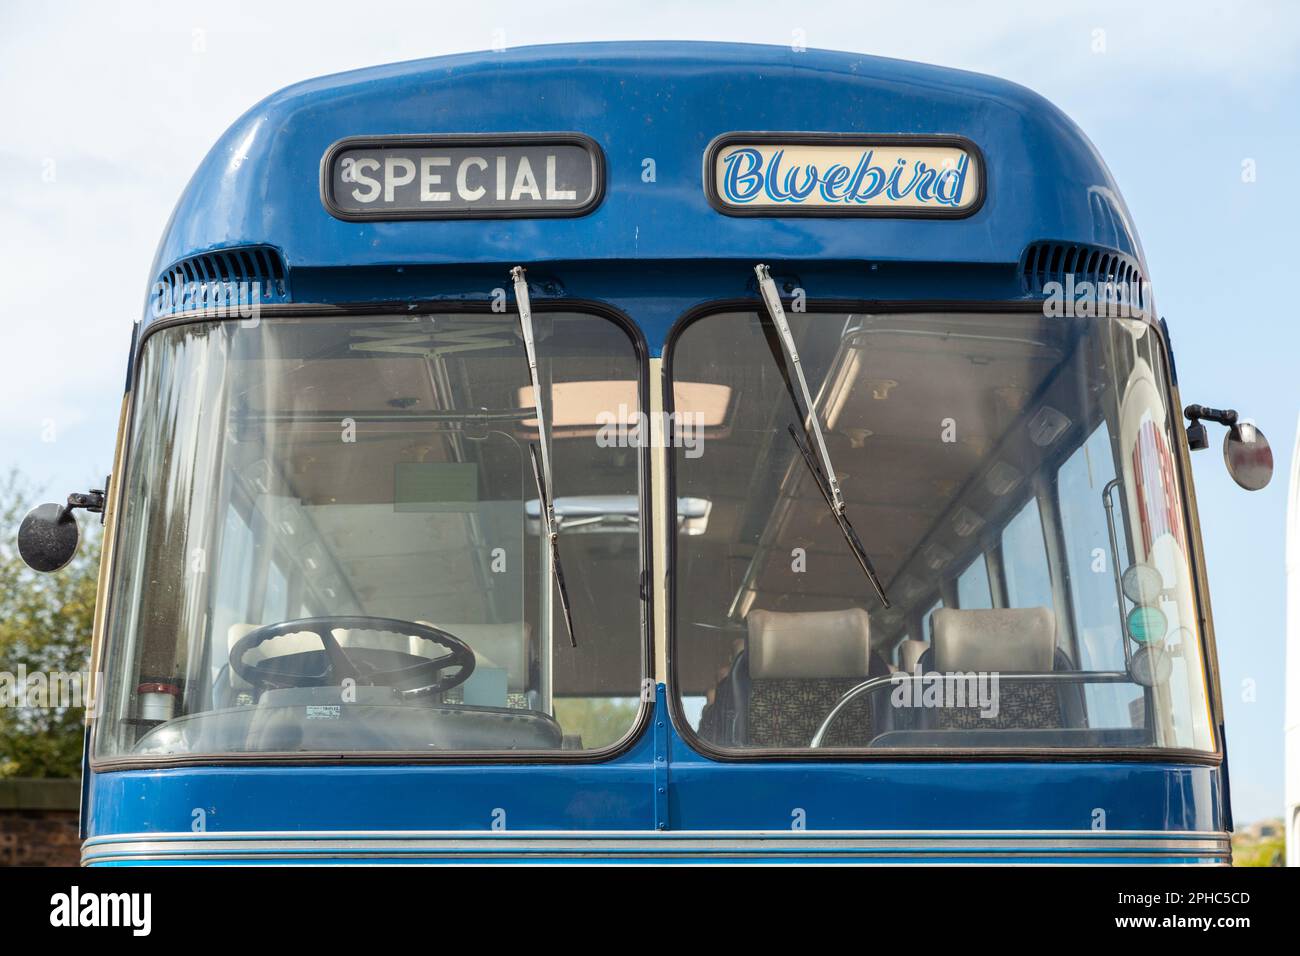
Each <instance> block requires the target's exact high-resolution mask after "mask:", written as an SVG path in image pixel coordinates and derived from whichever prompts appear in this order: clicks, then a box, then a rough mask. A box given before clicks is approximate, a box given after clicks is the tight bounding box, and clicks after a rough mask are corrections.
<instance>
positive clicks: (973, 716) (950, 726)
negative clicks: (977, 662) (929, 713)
mask: <svg viewBox="0 0 1300 956" xmlns="http://www.w3.org/2000/svg"><path fill="white" fill-rule="evenodd" d="M1059 690H1060V688H1059V687H1058V686H1054V685H1052V684H1048V683H1045V682H1043V681H1037V682H1034V681H1011V680H1004V681H1002V682H1001V684H1000V685H999V687H998V715H997V716H996V717H985V716H982V712H981V710H980V708H979V707H944V708H942V709H940V710H937V711H936V712H935V726H936V727H937V728H938V729H939V730H1058V729H1060V728H1062V727H1064V726H1065V721H1063V720H1062V719H1061V698H1060V695H1059Z"/></svg>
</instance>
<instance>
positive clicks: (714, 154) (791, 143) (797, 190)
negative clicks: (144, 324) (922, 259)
mask: <svg viewBox="0 0 1300 956" xmlns="http://www.w3.org/2000/svg"><path fill="white" fill-rule="evenodd" d="M704 182H705V191H706V193H707V194H708V197H709V201H710V202H711V203H712V204H713V206H714V208H716V209H717V210H718V211H719V212H723V213H726V214H728V215H738V216H799V215H803V216H909V217H952V218H955V217H961V216H969V215H970V214H971V213H973V212H974V211H975V210H976V209H977V208H979V206H980V204H981V203H982V202H983V200H984V172H983V164H982V163H981V161H980V156H979V151H978V149H976V147H975V145H974V144H973V143H971V142H970V141H968V140H964V139H960V138H958V137H952V136H930V137H914V136H908V137H900V136H857V135H840V134H820V133H818V134H809V133H728V134H726V135H724V136H720V137H719V138H718V139H716V140H714V141H713V143H712V144H710V146H709V148H708V150H707V152H706V153H705V164H704Z"/></svg>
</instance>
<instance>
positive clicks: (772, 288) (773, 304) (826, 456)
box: [754, 264, 890, 607]
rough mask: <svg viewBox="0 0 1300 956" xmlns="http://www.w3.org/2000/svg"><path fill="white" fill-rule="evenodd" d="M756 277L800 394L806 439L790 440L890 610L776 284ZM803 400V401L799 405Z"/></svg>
mask: <svg viewBox="0 0 1300 956" xmlns="http://www.w3.org/2000/svg"><path fill="white" fill-rule="evenodd" d="M754 274H755V275H756V276H758V291H759V293H760V294H761V295H762V297H763V304H764V305H766V306H767V311H768V314H769V315H771V317H772V322H773V324H774V325H775V326H776V332H777V337H778V338H779V339H780V340H781V353H780V355H779V356H778V358H781V359H784V365H785V368H784V369H783V371H784V373H785V376H786V380H787V382H789V380H790V379H791V378H793V380H794V383H793V384H795V385H797V386H798V388H799V391H798V393H797V394H796V393H795V391H794V388H793V387H791V389H790V398H791V400H792V401H793V402H794V406H795V411H797V412H798V413H799V414H800V417H801V419H802V421H803V425H804V433H805V435H804V438H801V437H800V436H799V434H798V432H797V431H795V428H794V426H793V425H792V426H790V437H791V438H793V439H794V443H795V445H797V446H798V448H799V453H800V454H801V455H803V460H804V463H805V464H807V466H808V470H809V471H811V472H812V476H813V480H814V481H815V482H816V484H817V490H818V491H820V492H821V494H822V498H824V499H825V501H826V507H827V508H829V509H830V512H831V516H832V517H834V519H835V523H836V524H837V525H839V528H840V533H841V534H843V535H844V540H845V542H846V543H847V544H848V546H849V550H850V551H852V552H853V556H854V557H855V558H856V559H857V561H858V564H859V566H861V568H862V573H863V574H865V575H866V576H867V580H868V581H870V582H871V586H872V587H873V588H874V589H875V591H876V596H877V597H878V598H880V603H881V604H883V605H884V606H885V607H889V606H890V603H889V597H888V596H887V595H886V594H885V587H884V585H883V584H881V583H880V576H879V575H877V574H876V569H875V566H874V565H873V564H872V563H871V558H870V557H869V556H868V555H867V550H866V548H864V547H863V546H862V540H861V539H860V538H859V537H858V534H857V532H856V531H854V530H853V525H852V524H850V523H849V518H848V515H847V514H845V503H844V493H843V492H842V491H841V490H840V483H839V481H838V480H837V479H836V477H835V465H834V464H833V463H832V462H831V455H830V452H829V451H827V450H826V439H825V437H824V436H823V435H822V426H821V422H820V421H819V420H818V418H817V412H816V410H815V409H814V408H813V400H812V394H811V393H810V392H809V391H808V381H807V379H805V378H804V374H803V366H802V365H801V364H800V362H799V350H798V349H797V348H795V344H794V335H793V334H791V332H790V323H789V322H787V321H786V318H785V309H784V308H783V307H782V305H781V295H780V293H778V292H777V290H776V283H775V282H773V281H772V275H771V273H770V272H769V271H768V268H767V266H765V265H762V264H759V265H756V266H754ZM800 397H802V399H803V400H802V402H800ZM809 436H811V438H812V439H813V442H814V443H815V444H816V446H817V455H818V458H820V464H819V463H818V459H817V458H814V457H813V453H812V450H811V449H810V448H809V447H808V443H807V442H806V441H805V438H807V437H809Z"/></svg>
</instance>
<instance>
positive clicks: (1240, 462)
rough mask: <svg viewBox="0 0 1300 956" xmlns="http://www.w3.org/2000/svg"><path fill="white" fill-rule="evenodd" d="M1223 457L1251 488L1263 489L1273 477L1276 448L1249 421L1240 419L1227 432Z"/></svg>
mask: <svg viewBox="0 0 1300 956" xmlns="http://www.w3.org/2000/svg"><path fill="white" fill-rule="evenodd" d="M1223 461H1224V464H1226V465H1227V466H1228V474H1230V475H1232V480H1233V481H1235V482H1236V483H1237V484H1239V485H1241V487H1243V488H1245V489H1246V490H1247V491H1259V490H1260V489H1261V488H1263V487H1264V486H1265V485H1267V484H1268V483H1269V480H1270V479H1271V478H1272V477H1273V449H1272V448H1271V447H1269V444H1268V439H1267V438H1265V437H1264V433H1263V432H1262V431H1260V430H1259V429H1258V428H1256V427H1255V426H1254V425H1252V424H1251V423H1249V422H1238V423H1237V424H1236V425H1235V426H1233V427H1232V428H1230V429H1228V434H1226V435H1224V436H1223Z"/></svg>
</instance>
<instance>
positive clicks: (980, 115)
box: [150, 42, 1145, 283]
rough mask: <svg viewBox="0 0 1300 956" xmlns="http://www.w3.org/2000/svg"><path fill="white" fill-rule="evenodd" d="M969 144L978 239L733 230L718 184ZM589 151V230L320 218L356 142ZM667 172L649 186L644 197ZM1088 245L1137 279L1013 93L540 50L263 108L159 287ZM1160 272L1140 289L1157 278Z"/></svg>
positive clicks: (883, 65) (866, 74) (192, 188)
mask: <svg viewBox="0 0 1300 956" xmlns="http://www.w3.org/2000/svg"><path fill="white" fill-rule="evenodd" d="M762 130H767V131H781V132H787V131H788V132H796V131H806V132H837V133H838V132H849V133H863V134H881V133H889V134H955V135H960V136H963V137H966V138H968V139H970V140H972V141H973V142H974V143H975V144H976V145H977V146H978V147H979V149H980V150H981V151H982V153H983V157H984V161H985V164H986V179H987V182H986V187H985V189H986V199H985V201H984V202H983V204H982V205H981V206H980V207H979V209H978V210H977V211H976V212H975V213H974V214H973V215H971V216H969V217H967V218H962V219H945V220H937V219H916V218H913V219H908V218H881V219H852V218H810V217H803V218H790V217H786V218H781V217H771V218H738V217H731V216H727V215H723V214H722V213H720V212H718V211H717V210H716V209H714V208H713V207H712V206H711V205H710V203H709V201H708V199H707V197H706V195H705V191H704V188H703V184H702V169H703V156H704V152H705V149H706V147H707V146H708V144H709V143H710V141H711V140H713V139H714V137H716V136H718V135H720V134H722V133H727V132H733V131H762ZM530 131H532V132H558V131H564V132H570V131H572V132H579V133H584V134H586V135H588V136H590V137H591V138H593V139H594V140H596V142H598V143H599V144H600V146H601V148H602V149H603V151H604V154H605V162H606V170H607V171H606V188H605V195H604V198H603V201H602V202H601V203H600V205H599V206H598V207H597V208H595V209H594V210H593V211H592V212H590V213H589V214H587V215H584V216H581V217H578V218H553V219H480V220H457V221H451V220H437V221H427V220H426V221H389V222H348V221H343V220H341V219H337V218H334V217H333V216H331V215H330V213H329V212H328V211H327V210H326V209H325V207H324V205H323V203H322V199H321V194H320V168H321V161H322V157H323V156H324V154H325V153H326V151H327V150H328V149H329V147H330V146H331V145H332V144H334V143H335V142H337V141H338V140H341V139H343V138H345V137H353V136H361V135H387V134H402V133H405V134H428V133H515V132H530ZM647 159H652V160H653V161H654V181H653V182H646V181H645V180H644V179H643V169H644V168H645V165H644V161H645V160H647ZM1041 241H1051V242H1055V243H1065V244H1069V243H1076V244H1082V245H1088V246H1091V247H1094V248H1101V249H1109V250H1114V251H1116V252H1119V253H1123V254H1125V255H1126V256H1128V257H1130V259H1131V260H1133V261H1134V262H1137V263H1139V264H1140V263H1141V259H1142V255H1141V249H1140V245H1139V243H1138V239H1137V235H1136V232H1135V230H1134V227H1133V225H1132V221H1131V218H1130V216H1129V214H1128V211H1127V209H1126V207H1125V205H1124V202H1123V200H1122V198H1121V197H1120V195H1119V191H1118V189H1117V188H1116V186H1115V183H1114V181H1113V179H1112V178H1111V176H1110V173H1109V171H1108V170H1107V169H1106V166H1105V164H1104V163H1103V161H1102V159H1101V157H1100V156H1099V155H1098V153H1097V151H1096V149H1095V148H1094V147H1093V146H1092V144H1091V143H1090V142H1089V141H1088V139H1087V137H1085V136H1084V135H1083V133H1082V132H1081V131H1080V130H1079V128H1078V127H1077V126H1076V125H1075V124H1074V123H1073V122H1072V121H1071V120H1070V119H1069V118H1068V117H1066V116H1065V115H1064V114H1063V113H1062V112H1061V111H1060V110H1058V109H1057V108H1056V107H1054V106H1052V105H1051V104H1050V103H1049V102H1047V101H1046V100H1045V99H1043V98H1042V97H1041V96H1039V95H1037V94H1036V93H1033V92H1031V91H1029V90H1027V89H1025V88H1023V87H1021V86H1018V85H1016V84H1014V83H1010V82H1007V81H1005V80H999V79H996V78H992V77H988V76H982V75H979V74H975V73H968V72H964V71H960V70H952V69H945V68H940V67H935V66H926V65H921V64H915V63H908V62H904V61H899V60H891V59H884V58H880V57H873V56H863V55H858V54H852V53H837V52H828V51H821V50H807V51H804V52H797V51H795V50H793V49H790V48H786V47H776V46H758V45H747V44H719V43H685V42H637V43H592V44H569V45H555V46H539V47H525V48H519V49H513V50H508V51H504V52H480V53H466V54H459V55H455V56H445V57H437V58H433V59H426V60H417V61H412V62H407V63H399V64H395V65H390V66H381V67H374V68H370V69H364V70H357V71H354V72H350V73H342V74H338V75H334V76H327V77H323V78H320V79H315V80H310V81H307V82H304V83H299V84H296V85H294V86H291V87H288V88H287V89H285V90H282V91H280V92H278V93H275V94H274V95H272V96H270V97H268V98H267V99H265V100H263V101H262V102H261V103H258V104H257V105H256V106H254V107H253V108H252V109H251V110H249V111H248V112H247V113H246V114H245V115H244V116H243V117H241V118H240V119H239V120H238V121H237V122H236V123H235V124H234V125H233V126H232V127H231V128H230V129H229V130H228V131H227V132H226V133H225V135H223V136H222V137H221V139H220V140H219V141H218V142H217V144H216V145H215V146H214V147H213V149H212V150H211V152H210V153H209V154H208V156H207V157H206V158H205V159H204V161H203V163H202V164H201V165H200V167H199V169H198V170H197V172H196V173H195V175H194V177H193V179H192V180H191V181H190V183H189V185H188V186H187V187H186V189H185V191H184V193H183V195H182V196H181V198H180V201H179V203H178V204H177V206H176V209H175V211H174V213H173V215H172V218H171V220H170V222H169V223H168V225H167V228H166V231H165V233H164V236H163V239H162V242H161V244H160V246H159V250H158V254H157V259H156V261H155V263H154V268H153V271H152V273H151V276H150V280H151V283H152V281H153V280H154V279H156V278H157V277H159V276H160V275H161V274H163V273H164V272H165V271H166V270H167V269H169V268H170V267H171V266H173V265H175V264H176V263H178V262H181V261H182V260H185V259H187V258H189V257H193V256H196V255H199V254H202V253H209V252H212V251H215V250H221V249H229V248H235V247H249V246H261V247H270V248H272V249H274V250H276V251H278V253H279V256H280V259H281V261H282V264H283V268H284V269H286V270H287V271H288V273H289V274H290V275H293V273H294V272H295V270H308V269H335V268H345V267H405V266H414V265H422V266H446V265H454V264H459V265H475V266H488V265H507V264H514V263H516V262H525V263H548V262H549V263H556V262H566V261H567V262H578V261H584V262H588V263H600V262H602V261H606V262H607V261H611V260H623V261H625V262H626V261H642V262H650V261H654V260H661V261H671V260H691V261H699V260H741V261H744V262H746V263H750V262H752V261H754V260H755V259H756V258H758V257H762V258H765V259H767V260H769V261H774V262H780V261H783V260H785V261H798V260H817V261H820V262H849V263H852V262H879V263H884V262H900V261H912V262H918V263H921V262H925V263H936V262H946V263H953V264H978V263H998V264H1014V263H1018V262H1020V261H1021V258H1022V256H1023V255H1024V254H1025V251H1026V249H1027V247H1028V246H1029V245H1030V244H1031V243H1035V242H1041ZM1141 271H1142V272H1143V273H1145V269H1142V270H1141Z"/></svg>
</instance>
